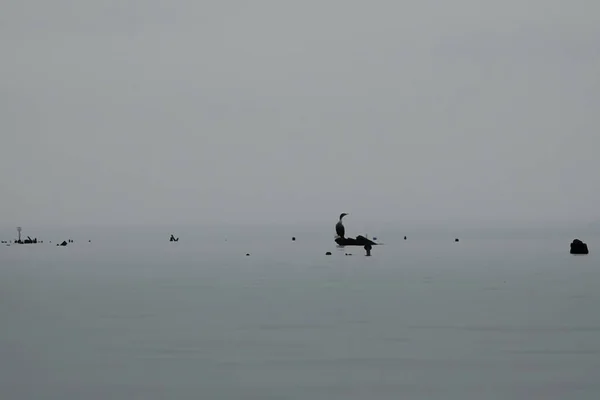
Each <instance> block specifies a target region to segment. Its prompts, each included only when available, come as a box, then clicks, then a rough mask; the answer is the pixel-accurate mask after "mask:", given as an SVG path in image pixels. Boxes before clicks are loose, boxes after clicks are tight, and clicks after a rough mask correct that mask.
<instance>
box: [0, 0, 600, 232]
mask: <svg viewBox="0 0 600 400" xmlns="http://www.w3.org/2000/svg"><path fill="white" fill-rule="evenodd" d="M598 15H600V3H597V2H591V1H584V0H580V1H573V2H569V3H565V2H564V1H558V0H550V1H549V0H546V1H542V0H530V1H528V2H517V1H515V0H509V1H502V2H500V1H496V2H487V3H485V4H483V3H481V2H476V1H474V0H456V1H453V2H441V1H428V2H416V1H409V2H403V3H401V4H400V3H394V2H383V1H379V2H369V3H366V2H360V1H348V0H346V1H341V0H332V1H319V2H317V1H315V0H307V1H304V2H299V3H298V2H280V1H257V2H252V3H249V2H241V1H233V2H220V1H213V0H211V1H197V2H192V1H186V0H174V1H172V2H169V3H168V5H167V3H164V2H160V1H157V0H146V1H129V2H118V1H100V0H90V1H86V2H77V1H70V0H56V1H52V2H47V1H42V0H30V1H16V0H9V1H7V2H5V3H4V4H3V10H2V15H1V16H0V22H1V23H0V50H2V54H3V62H2V63H1V64H0V89H1V90H0V121H1V125H0V126H1V133H0V139H1V141H0V179H1V182H2V193H1V194H2V196H1V198H2V208H1V209H0V221H1V225H2V226H6V227H7V229H8V227H12V226H17V225H21V226H23V227H31V228H33V227H35V226H77V225H79V226H83V225H90V226H93V225H104V226H117V225H148V226H150V225H172V226H177V225H181V224H213V225H215V224H216V225H222V224H257V223H260V224H294V223H298V222H301V221H303V222H305V223H320V222H322V223H324V224H332V223H335V219H336V218H337V215H339V213H341V212H349V213H350V214H351V219H349V220H348V224H349V226H353V228H354V229H356V230H360V229H362V227H364V226H367V225H368V224H383V223H386V222H389V223H410V222H411V221H413V222H414V223H416V221H424V223H432V222H435V223H449V224H452V223H456V222H455V221H470V222H469V223H475V222H478V223H480V224H483V225H485V224H487V223H489V221H498V223H501V222H502V221H524V222H525V223H531V224H535V223H542V222H544V221H546V222H547V221H559V222H560V223H582V224H585V223H588V222H594V221H598V220H600V213H599V212H598V204H600V186H599V185H598V184H597V182H598V178H597V171H599V170H600V157H598V150H597V149H598V147H599V145H600V136H598V134H597V132H596V130H597V129H598V126H599V125H600V124H599V122H600V115H599V114H598V110H599V109H600V75H599V74H598V71H599V70H600V48H599V47H598V45H597V43H598V40H599V39H600V23H598V22H599V19H598ZM332 221H333V222H332ZM527 221H529V222H527Z"/></svg>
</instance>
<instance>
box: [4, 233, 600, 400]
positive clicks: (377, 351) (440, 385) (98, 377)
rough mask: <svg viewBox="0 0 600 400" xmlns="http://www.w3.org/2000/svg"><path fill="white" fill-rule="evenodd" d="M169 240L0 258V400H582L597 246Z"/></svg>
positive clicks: (8, 251)
mask: <svg viewBox="0 0 600 400" xmlns="http://www.w3.org/2000/svg"><path fill="white" fill-rule="evenodd" d="M184 233H185V234H186V236H185V237H184V234H182V233H181V232H179V234H180V235H181V236H182V239H181V241H180V242H179V243H169V242H167V239H168V236H169V234H170V232H167V233H166V234H165V233H164V232H163V233H160V234H154V233H153V234H146V236H144V240H142V239H141V237H140V236H136V239H131V240H129V241H128V242H127V243H126V244H125V243H123V242H119V241H118V240H115V239H114V238H113V239H112V240H111V239H110V238H107V237H104V239H105V240H102V238H103V236H102V234H101V233H96V234H95V236H94V235H92V236H93V238H94V240H93V242H92V243H91V244H89V243H87V239H88V237H87V236H83V234H78V236H76V237H74V239H76V243H75V244H73V245H70V246H69V247H67V248H57V247H55V246H54V244H52V245H50V244H38V245H35V246H11V247H4V246H3V247H2V248H0V323H1V328H0V329H1V330H0V398H2V399H7V400H11V399H49V400H54V399H56V400H65V399H102V400H104V399H115V400H117V399H144V400H152V399H345V400H348V399H460V400H464V399H474V400H480V399H503V400H504V399H544V400H549V399H561V400H562V399H566V398H569V399H593V400H597V399H599V398H600V381H599V380H598V378H599V377H600V313H599V312H598V310H599V307H600V291H599V290H598V288H599V286H600V263H599V262H598V261H599V258H598V256H597V255H596V254H599V252H600V240H599V238H594V237H583V238H582V239H584V240H585V241H586V242H587V243H588V245H589V246H590V250H591V254H590V255H589V256H586V257H581V256H579V257H577V256H570V255H569V254H568V247H569V242H570V240H571V239H573V237H574V236H565V237H546V238H544V237H528V238H510V237H509V236H506V237H496V238H493V237H487V238H482V237H477V236H476V235H474V236H472V237H461V238H462V240H461V242H460V243H454V242H453V239H454V237H453V236H445V235H438V236H435V237H433V236H431V237H427V236H426V235H421V236H418V237H415V238H413V237H410V236H409V240H408V241H406V242H405V241H403V240H401V239H402V236H399V235H398V234H397V235H392V234H389V235H383V236H380V239H381V240H383V241H384V242H385V243H386V245H385V246H381V247H377V248H375V249H374V250H373V257H370V258H369V257H364V250H362V249H361V248H351V249H346V250H340V249H336V248H335V246H334V245H332V236H331V235H330V234H324V235H316V236H314V235H309V233H310V232H308V231H306V232H297V233H295V235H296V237H297V241H296V242H292V241H291V240H290V238H291V234H289V233H288V232H287V231H283V230H282V231H279V232H278V231H277V229H272V230H270V231H268V232H267V231H265V233H264V235H262V234H261V235H256V236H254V237H253V236H251V235H249V234H248V232H242V231H240V232H234V233H233V234H232V233H231V232H228V236H227V235H225V232H214V231H213V232H210V233H205V234H203V235H204V236H203V237H201V236H199V235H196V236H194V235H191V234H188V233H189V232H184ZM327 233H329V232H327ZM90 235H91V234H90ZM92 236H90V237H92ZM67 237H68V236H63V237H61V238H60V239H63V238H67ZM9 238H10V237H9ZM225 238H227V240H225ZM258 238H260V239H258ZM46 239H47V238H46ZM56 240H58V238H56ZM53 242H54V243H55V241H53ZM326 251H332V252H333V255H332V256H325V255H324V254H325V252H326ZM348 251H350V252H352V253H353V256H352V257H349V256H344V253H345V252H348ZM247 252H249V253H251V256H250V257H246V256H245V254H246V253H247Z"/></svg>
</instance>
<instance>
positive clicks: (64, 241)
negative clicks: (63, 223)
mask: <svg viewBox="0 0 600 400" xmlns="http://www.w3.org/2000/svg"><path fill="white" fill-rule="evenodd" d="M66 245H67V241H66V240H63V242H62V243H61V244H57V246H66Z"/></svg>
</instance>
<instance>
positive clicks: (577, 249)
mask: <svg viewBox="0 0 600 400" xmlns="http://www.w3.org/2000/svg"><path fill="white" fill-rule="evenodd" d="M589 253H590V251H589V250H588V247H587V244H585V243H583V242H582V241H581V240H579V239H575V240H573V242H572V243H571V254H576V255H584V254H589Z"/></svg>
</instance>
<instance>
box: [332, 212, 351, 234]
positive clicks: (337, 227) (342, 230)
mask: <svg viewBox="0 0 600 400" xmlns="http://www.w3.org/2000/svg"><path fill="white" fill-rule="evenodd" d="M346 215H348V214H347V213H342V214H340V220H339V221H338V223H337V224H335V232H336V233H337V234H338V236H339V237H341V238H344V236H345V235H346V229H345V228H344V225H343V224H342V218H344V217H345V216H346Z"/></svg>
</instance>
